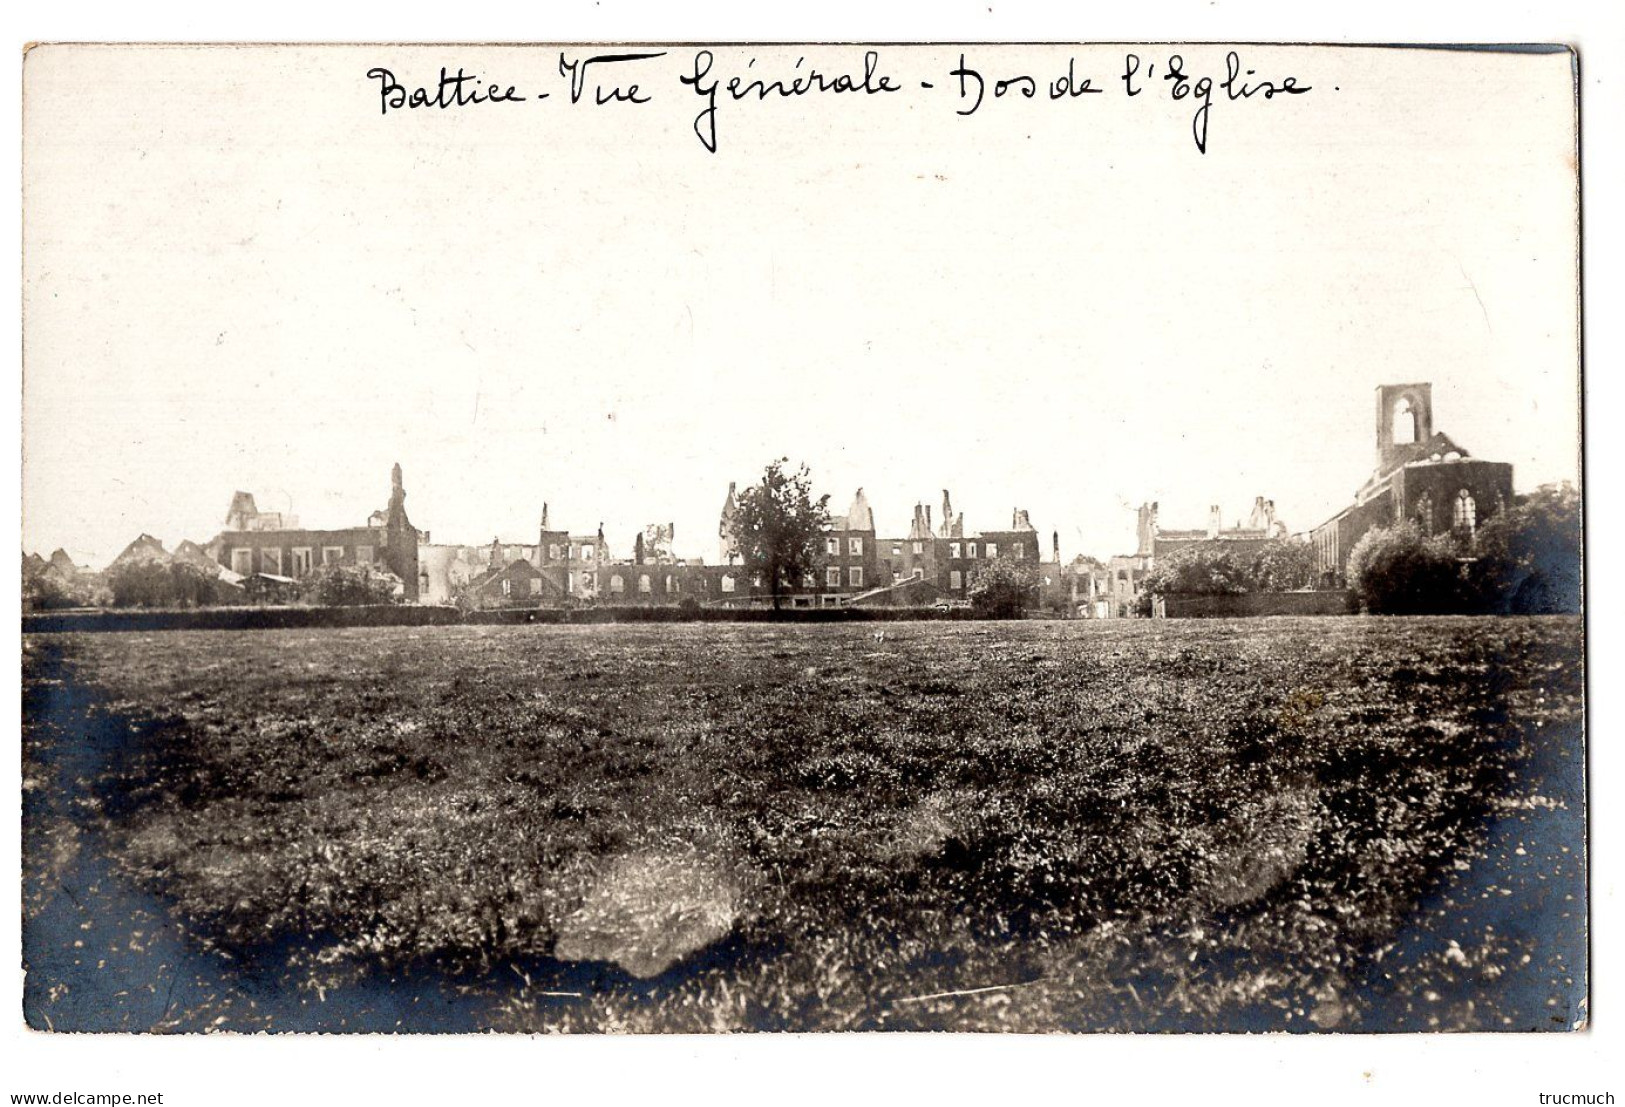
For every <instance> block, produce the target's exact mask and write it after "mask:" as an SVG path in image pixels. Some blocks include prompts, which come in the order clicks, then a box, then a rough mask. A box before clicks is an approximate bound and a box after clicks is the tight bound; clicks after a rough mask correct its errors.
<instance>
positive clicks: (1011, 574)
mask: <svg viewBox="0 0 1625 1107" xmlns="http://www.w3.org/2000/svg"><path fill="white" fill-rule="evenodd" d="M966 594H967V595H968V596H969V597H970V602H971V607H973V608H975V609H976V611H977V613H978V614H981V615H985V616H988V617H989V618H993V619H1019V618H1021V617H1022V615H1024V614H1025V613H1026V611H1027V606H1028V605H1029V604H1030V603H1032V602H1033V601H1034V600H1036V599H1037V595H1038V570H1037V569H1035V568H1034V567H1033V564H1032V562H1030V561H1017V560H1015V559H1014V558H1008V557H1001V558H998V559H996V560H994V561H991V562H989V563H988V564H987V565H985V566H983V567H982V568H981V569H979V570H977V572H976V575H975V576H974V577H973V578H972V580H971V585H970V589H969V591H968V592H967V593H966Z"/></svg>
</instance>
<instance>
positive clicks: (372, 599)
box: [307, 565, 405, 607]
mask: <svg viewBox="0 0 1625 1107" xmlns="http://www.w3.org/2000/svg"><path fill="white" fill-rule="evenodd" d="M307 594H308V595H309V596H310V597H311V599H313V600H314V601H315V602H316V603H318V604H321V605H322V606H323V607H355V606H364V605H367V604H384V603H397V602H399V601H400V599H401V598H402V597H403V596H404V595H405V588H404V586H403V585H402V584H401V578H400V577H397V576H395V575H394V574H393V573H386V572H381V571H379V570H377V569H374V568H373V567H372V566H370V565H324V566H322V567H321V568H320V569H318V570H317V571H316V573H315V574H314V575H313V576H311V578H310V579H309V581H308V585H307Z"/></svg>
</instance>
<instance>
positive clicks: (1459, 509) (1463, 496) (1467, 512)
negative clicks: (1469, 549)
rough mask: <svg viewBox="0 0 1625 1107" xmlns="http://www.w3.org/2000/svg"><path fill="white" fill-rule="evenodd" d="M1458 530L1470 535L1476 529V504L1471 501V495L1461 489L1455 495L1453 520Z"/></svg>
mask: <svg viewBox="0 0 1625 1107" xmlns="http://www.w3.org/2000/svg"><path fill="white" fill-rule="evenodd" d="M1453 523H1454V526H1455V527H1456V528H1457V529H1458V530H1464V531H1466V532H1467V533H1468V534H1472V533H1473V532H1474V531H1475V530H1477V529H1478V504H1477V503H1475V502H1474V501H1473V494H1472V493H1471V492H1469V491H1467V489H1465V488H1463V489H1462V490H1461V491H1460V492H1457V493H1456V512H1455V517H1454V520H1453Z"/></svg>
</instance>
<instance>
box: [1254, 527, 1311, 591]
mask: <svg viewBox="0 0 1625 1107" xmlns="http://www.w3.org/2000/svg"><path fill="white" fill-rule="evenodd" d="M1317 569H1318V565H1317V562H1316V559H1315V548H1314V547H1313V546H1311V545H1310V544H1309V543H1307V542H1295V541H1293V540H1292V539H1290V538H1277V539H1273V540H1272V541H1270V542H1266V543H1265V544H1264V547H1263V548H1262V549H1261V550H1259V551H1258V553H1256V554H1255V555H1253V561H1252V565H1251V566H1250V567H1249V572H1248V577H1249V578H1250V581H1249V583H1250V589H1249V590H1250V591H1253V592H1296V591H1299V590H1300V589H1304V588H1308V587H1310V586H1312V585H1313V584H1314V583H1315V577H1316V575H1317Z"/></svg>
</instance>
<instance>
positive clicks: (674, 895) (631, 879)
mask: <svg viewBox="0 0 1625 1107" xmlns="http://www.w3.org/2000/svg"><path fill="white" fill-rule="evenodd" d="M742 883H743V882H742V881H740V880H738V879H737V878H736V877H735V876H734V874H733V873H731V872H730V871H729V870H728V869H727V868H725V867H723V866H722V865H720V864H717V863H715V862H713V861H711V860H708V859H707V858H705V857H702V856H700V854H699V853H698V852H697V851H693V850H671V849H663V850H645V851H641V852H638V853H630V854H623V855H622V856H620V857H617V858H614V859H613V860H611V861H610V862H609V863H608V864H606V865H605V866H604V868H603V869H602V870H601V871H600V872H599V874H598V876H597V877H596V879H594V880H593V881H592V883H591V884H590V885H589V886H588V888H587V893H586V896H585V897H584V899H583V900H582V903H581V906H580V907H579V908H578V909H577V910H576V911H575V912H574V913H573V914H571V915H570V916H569V917H567V918H566V919H565V920H564V921H563V923H562V924H561V925H560V926H559V934H558V942H557V944H556V945H555V947H554V951H553V954H554V956H555V957H557V958H559V959H560V960H562V961H610V962H613V963H614V964H617V965H619V966H620V967H621V968H623V969H625V970H626V971H627V972H629V973H631V974H632V975H633V976H639V977H652V976H659V975H660V974H661V973H663V972H665V971H666V970H667V969H669V968H671V966H673V965H675V964H676V963H677V962H678V961H681V960H682V959H683V958H684V957H687V956H688V955H689V954H691V953H694V952H696V951H698V950H701V949H704V948H705V947H706V946H708V945H710V944H711V943H713V942H716V941H718V940H719V939H722V938H724V937H726V936H727V935H728V933H729V932H730V931H732V930H733V927H734V923H735V922H736V921H737V920H738V918H739V916H740V913H741V911H742V908H743V901H744V889H743V887H742V886H741V885H742Z"/></svg>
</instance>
